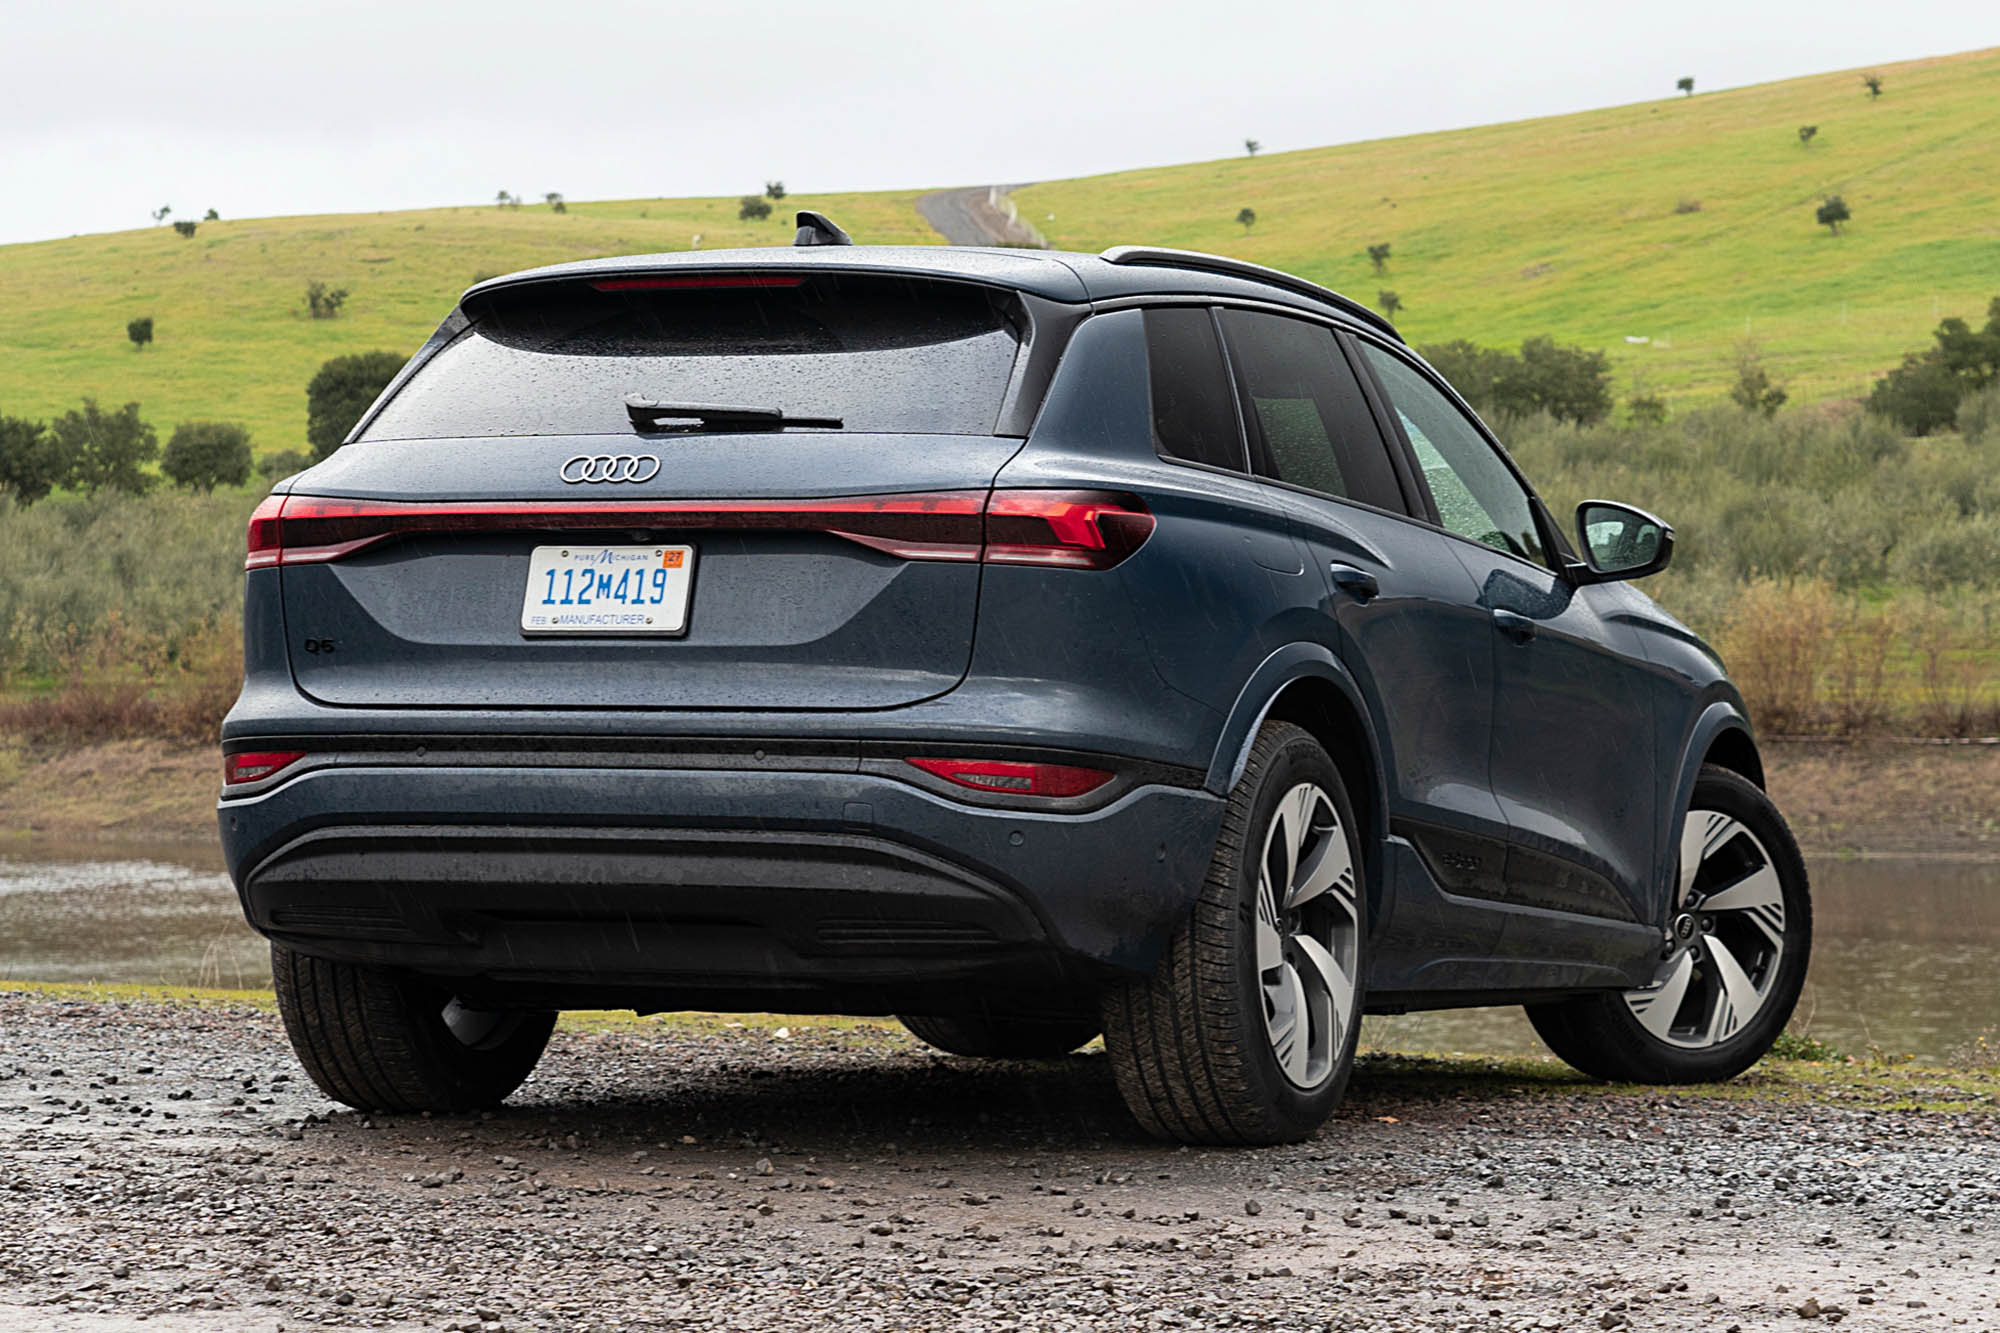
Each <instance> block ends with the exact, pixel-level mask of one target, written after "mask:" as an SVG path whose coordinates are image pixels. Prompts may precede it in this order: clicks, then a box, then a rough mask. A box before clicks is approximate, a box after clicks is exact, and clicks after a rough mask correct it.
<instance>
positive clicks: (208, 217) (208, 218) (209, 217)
mask: <svg viewBox="0 0 2000 1333" xmlns="http://www.w3.org/2000/svg"><path fill="white" fill-rule="evenodd" d="M201 220H202V221H203V222H220V221H222V214H220V213H218V212H216V211H215V210H214V209H212V208H211V209H209V210H208V211H207V212H206V213H203V214H202V215H201Z"/></svg>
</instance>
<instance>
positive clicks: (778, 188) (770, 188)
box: [764, 181, 785, 199]
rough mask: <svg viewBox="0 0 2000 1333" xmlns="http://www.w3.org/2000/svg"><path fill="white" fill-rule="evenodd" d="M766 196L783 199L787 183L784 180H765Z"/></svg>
mask: <svg viewBox="0 0 2000 1333" xmlns="http://www.w3.org/2000/svg"><path fill="white" fill-rule="evenodd" d="M764 197H765V198H766V199H783V198H784V197H785V183H784V182H783V181H765V182H764Z"/></svg>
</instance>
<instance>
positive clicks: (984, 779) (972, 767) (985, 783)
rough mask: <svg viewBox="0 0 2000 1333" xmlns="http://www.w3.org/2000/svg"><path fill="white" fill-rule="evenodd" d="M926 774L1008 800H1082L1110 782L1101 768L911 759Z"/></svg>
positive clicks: (984, 760)
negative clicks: (1025, 798) (1007, 797)
mask: <svg viewBox="0 0 2000 1333" xmlns="http://www.w3.org/2000/svg"><path fill="white" fill-rule="evenodd" d="M907 762H909V763H911V764H914V765H916V766H917V767H918V768H921V769H922V770H924V772H926V773H932V774H935V775H936V776H938V777H941V778H943V779H944V780H945V781H946V782H955V783H957V784H958V785H959V786H961V787H970V788H972V789H973V790H974V791H993V792H1005V793H1007V794H1008V795H1011V796H1081V795H1083V794H1084V793H1085V792H1088V791H1095V790H1097V789H1098V788H1099V787H1102V786H1103V785H1104V784H1105V783H1107V782H1109V781H1111V774H1109V773H1107V772H1105V771H1104V770H1103V769H1101V768H1077V767H1075V766H1073V765H1070V764H1023V763H1016V762H1014V761H1012V760H1006V759H911V760H908V761H907Z"/></svg>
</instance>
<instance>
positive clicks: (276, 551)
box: [243, 495, 285, 569]
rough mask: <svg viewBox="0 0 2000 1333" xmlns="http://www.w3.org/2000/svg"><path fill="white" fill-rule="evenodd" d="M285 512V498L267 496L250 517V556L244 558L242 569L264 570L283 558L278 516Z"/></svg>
mask: <svg viewBox="0 0 2000 1333" xmlns="http://www.w3.org/2000/svg"><path fill="white" fill-rule="evenodd" d="M284 512H285V497H284V496H282V495H267V496H265V497H264V498H263V500H262V501H260V502H259V503H258V505H257V508H256V509H255V510H254V511H252V513H251V515H250V540H249V546H250V554H249V555H248V556H246V557H245V558H244V561H243V568H245V569H264V568H266V567H268V566H271V565H275V564H277V563H278V561H279V560H280V559H281V558H282V557H283V555H284V550H285V540H284V528H283V526H282V525H281V524H280V523H279V521H278V519H279V516H280V515H282V514H283V513H284Z"/></svg>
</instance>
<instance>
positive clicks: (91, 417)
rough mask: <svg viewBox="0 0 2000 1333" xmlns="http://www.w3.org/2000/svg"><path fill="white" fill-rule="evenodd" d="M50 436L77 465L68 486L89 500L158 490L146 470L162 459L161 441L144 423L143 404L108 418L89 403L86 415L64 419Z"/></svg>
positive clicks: (86, 402)
mask: <svg viewBox="0 0 2000 1333" xmlns="http://www.w3.org/2000/svg"><path fill="white" fill-rule="evenodd" d="M49 430H50V433H51V434H53V435H54V436H55V440H56V447H57V448H58V449H59V450H61V452H62V453H63V455H64V456H65V457H67V458H69V459H70V460H71V461H70V472H69V476H68V477H67V478H66V480H67V481H68V482H69V484H70V485H72V486H75V487H76V488H77V489H79V490H81V491H83V492H84V493H85V494H87V495H95V494H96V493H97V492H98V491H100V490H111V491H123V492H125V493H126V494H128V495H144V494H145V493H146V492H147V491H149V490H151V489H152V486H153V481H154V478H153V476H152V475H151V474H150V473H148V472H147V471H145V466H146V464H148V463H150V462H152V461H153V459H154V458H156V457H157V456H158V455H159V452H160V437H159V436H158V435H157V434H155V433H154V431H153V428H152V427H151V426H149V425H147V424H146V423H145V422H144V421H141V420H140V419H139V405H138V404H137V403H127V404H125V406H123V407H121V408H119V409H118V410H117V411H116V412H106V411H104V410H103V409H102V408H100V407H98V405H97V400H96V399H95V398H86V399H84V400H83V410H82V411H80V412H78V411H69V412H65V413H63V414H62V415H61V416H60V417H57V418H56V420H55V421H54V423H53V424H52V425H51V426H50V427H49Z"/></svg>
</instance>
